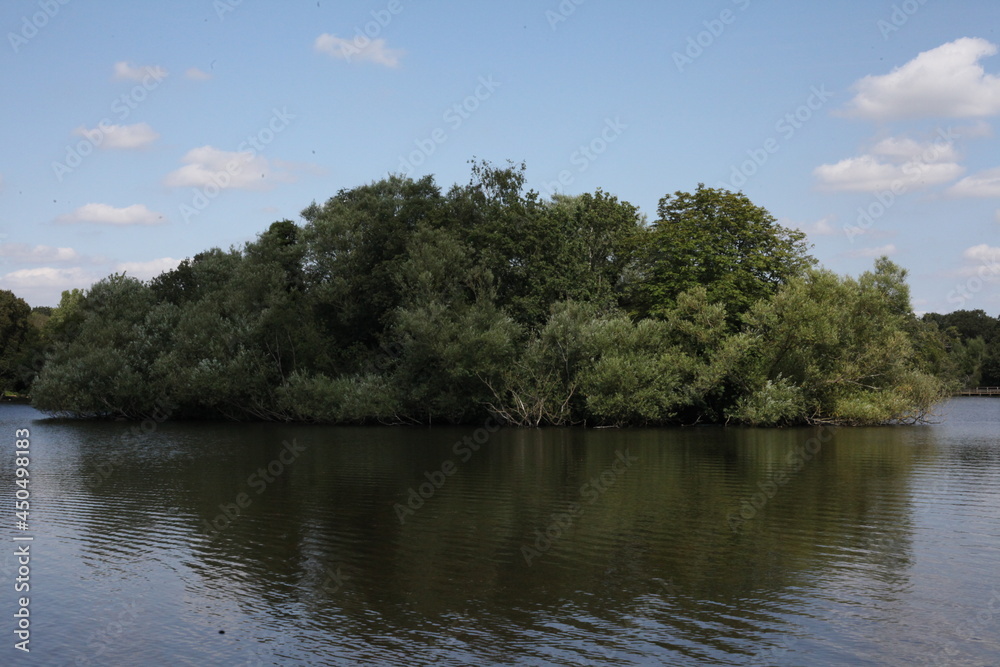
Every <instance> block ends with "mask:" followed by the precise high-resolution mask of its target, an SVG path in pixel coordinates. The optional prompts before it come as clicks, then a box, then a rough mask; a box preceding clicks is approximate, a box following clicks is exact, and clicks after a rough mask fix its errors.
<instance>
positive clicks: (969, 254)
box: [962, 243, 1000, 264]
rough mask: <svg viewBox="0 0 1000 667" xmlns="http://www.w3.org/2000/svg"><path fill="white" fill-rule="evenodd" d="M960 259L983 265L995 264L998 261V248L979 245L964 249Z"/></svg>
mask: <svg viewBox="0 0 1000 667" xmlns="http://www.w3.org/2000/svg"><path fill="white" fill-rule="evenodd" d="M962 257H964V258H965V259H969V260H972V261H974V262H980V263H983V264H986V263H988V262H996V261H1000V248H997V247H993V246H989V245H986V244H985V243H980V244H979V245H974V246H972V247H971V248H966V249H965V251H964V252H963V253H962Z"/></svg>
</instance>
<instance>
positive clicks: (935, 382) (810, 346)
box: [730, 258, 947, 424]
mask: <svg viewBox="0 0 1000 667" xmlns="http://www.w3.org/2000/svg"><path fill="white" fill-rule="evenodd" d="M906 295H907V289H906V285H905V272H904V271H902V270H901V269H899V267H897V266H896V265H894V264H892V262H889V261H888V260H886V259H884V258H883V259H882V260H879V261H878V262H876V270H875V271H874V272H866V273H865V274H863V275H862V276H861V277H860V278H859V279H858V280H854V279H851V278H841V277H839V276H837V275H835V274H833V273H830V272H829V271H817V270H814V271H811V272H809V274H807V275H806V276H805V277H803V278H797V279H793V280H792V281H791V282H790V283H789V284H788V285H787V286H786V287H784V288H782V289H781V290H780V291H779V292H778V294H777V295H776V296H775V297H774V299H772V300H771V301H766V302H760V303H758V304H757V306H756V307H755V308H754V309H753V310H752V311H751V312H750V313H749V314H748V316H747V323H748V329H749V332H750V334H751V335H752V336H753V338H754V345H753V346H752V348H751V351H750V354H749V355H748V356H747V358H746V360H745V362H744V363H745V366H744V368H743V369H742V371H741V372H740V374H739V377H740V382H741V384H742V393H744V394H747V395H749V396H750V397H751V402H749V403H744V405H743V406H742V407H744V408H746V407H749V408H753V407H754V406H753V403H752V398H753V397H754V396H756V395H757V394H758V393H760V392H762V391H765V387H766V386H767V383H768V382H769V381H770V382H772V383H777V382H778V381H779V379H781V380H782V381H783V382H784V386H785V387H786V388H787V387H797V388H799V389H800V390H801V394H802V397H803V398H804V408H805V410H804V411H803V412H802V413H801V414H800V415H799V420H800V421H802V420H809V421H812V422H836V423H850V424H881V423H886V422H892V421H917V420H920V419H922V418H923V416H924V415H925V414H926V413H927V412H928V411H929V410H930V409H931V408H932V407H933V405H934V404H935V403H937V402H938V401H940V400H941V398H942V397H943V396H944V395H945V393H946V390H947V384H946V383H945V382H944V381H943V380H941V379H939V378H936V377H934V376H933V375H931V374H930V373H929V372H928V371H927V368H926V366H925V365H924V364H921V363H920V360H919V355H917V354H916V353H915V350H914V347H913V343H912V341H911V339H910V336H909V335H908V333H907V328H908V325H909V323H910V320H911V319H912V315H911V314H910V313H909V312H908V310H907V311H906V312H904V308H905V306H904V303H906V304H908V297H907V296H906ZM904 299H906V301H905V302H904ZM767 392H770V393H774V390H773V389H769V390H766V391H765V397H766V395H767ZM762 400H763V399H762ZM764 403H766V401H764ZM751 413H752V410H751ZM751 413H746V414H751ZM730 416H732V417H734V418H737V419H739V418H741V413H740V408H739V407H738V408H737V409H736V410H735V411H734V412H731V413H730ZM785 418H786V419H788V420H791V417H790V416H786V417H785Z"/></svg>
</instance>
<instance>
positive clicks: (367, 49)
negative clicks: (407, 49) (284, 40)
mask: <svg viewBox="0 0 1000 667" xmlns="http://www.w3.org/2000/svg"><path fill="white" fill-rule="evenodd" d="M313 48H314V49H316V50H317V51H319V52H320V53H326V54H327V55H330V56H333V57H334V58H341V59H343V60H346V61H347V62H352V61H359V62H362V61H369V62H373V63H377V64H379V65H385V66H386V67H397V66H399V58H400V57H401V56H402V55H403V51H400V50H399V49H390V48H388V47H387V46H386V45H385V40H384V39H381V38H379V39H367V38H364V39H362V38H360V37H358V38H355V39H353V40H351V39H343V38H341V37H337V36H336V35H331V34H328V33H324V34H322V35H320V36H319V37H317V38H316V41H315V42H314V43H313Z"/></svg>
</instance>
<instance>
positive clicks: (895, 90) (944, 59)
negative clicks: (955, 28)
mask: <svg viewBox="0 0 1000 667" xmlns="http://www.w3.org/2000/svg"><path fill="white" fill-rule="evenodd" d="M996 52H997V47H996V45H995V44H991V43H990V42H988V41H986V40H985V39H980V38H971V37H963V38H961V39H957V40H955V41H954V42H948V43H947V44H943V45H941V46H939V47H937V48H935V49H931V50H930V51H924V52H923V53H920V54H919V55H918V56H917V57H916V58H914V59H913V60H911V61H910V62H908V63H906V64H905V65H903V66H901V67H897V68H895V69H894V70H893V71H892V72H890V73H889V74H884V75H881V76H875V75H869V76H866V77H864V78H863V79H861V80H860V81H858V82H857V83H856V84H854V88H855V90H856V91H857V95H856V96H855V97H854V99H853V100H851V102H850V103H849V104H848V108H847V110H846V114H847V115H849V116H855V117H859V118H868V119H871V120H891V119H897V118H920V117H925V118H926V117H950V118H971V117H981V116H992V115H994V114H997V113H1000V77H997V76H994V75H992V74H987V73H986V72H985V71H984V69H983V67H982V65H980V64H979V61H980V60H981V59H983V58H985V57H987V56H992V55H994V54H996Z"/></svg>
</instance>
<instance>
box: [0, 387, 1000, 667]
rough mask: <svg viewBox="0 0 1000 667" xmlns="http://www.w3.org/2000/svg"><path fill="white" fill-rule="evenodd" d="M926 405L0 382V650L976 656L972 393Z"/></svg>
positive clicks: (328, 661)
mask: <svg viewBox="0 0 1000 667" xmlns="http://www.w3.org/2000/svg"><path fill="white" fill-rule="evenodd" d="M939 412H940V419H941V422H940V423H938V424H934V425H927V426H907V427H884V428H856V429H848V428H840V429H835V428H826V427H824V428H794V429H774V430H765V429H747V428H722V427H693V428H673V429H648V430H638V429H636V430H612V429H606V430H585V429H561V430H560V429H542V430H516V429H497V428H496V427H495V426H493V424H492V423H489V422H487V423H484V424H482V425H480V426H478V427H476V426H470V427H434V428H381V427H379V428H375V427H373V428H344V427H324V426H307V425H284V424H234V423H216V422H206V423H190V422H185V423H172V422H165V423H162V424H159V423H154V422H147V423H145V424H144V425H142V426H137V425H133V424H128V423H122V422H75V421H63V420H50V419H45V418H44V415H42V414H41V413H38V412H36V411H34V410H33V409H31V408H29V407H27V406H18V405H0V433H3V439H2V440H0V461H2V463H0V477H2V482H0V508H2V512H0V516H2V517H4V518H3V521H4V522H5V523H6V524H7V525H6V530H5V532H6V534H7V537H6V538H4V539H5V541H6V542H7V544H6V546H5V547H4V549H3V553H2V556H0V579H3V580H4V581H3V584H2V587H3V590H4V594H3V596H2V597H0V602H2V604H3V610H2V613H0V617H2V618H4V619H7V620H5V621H3V623H4V624H5V625H6V626H7V627H5V628H3V636H5V637H6V638H7V641H6V645H5V646H3V647H2V649H0V656H2V657H0V661H2V664H8V665H10V664H28V663H29V660H30V663H31V664H34V665H101V666H108V665H251V666H255V665H314V664H315V665H355V664H373V665H490V664H518V665H525V664H526V665H550V664H552V665H581V664H592V665H623V664H624V665H627V664H670V665H701V664H712V665H753V664H757V665H803V664H824V665H839V664H843V665H847V664H850V665H866V664H868V665H914V664H916V665H922V664H927V665H935V664H947V665H966V664H967V665H983V664H1000V639H998V638H1000V442H998V435H1000V399H996V398H961V399H954V400H952V401H951V402H949V403H947V404H945V405H944V406H941V408H940V410H939ZM16 429H28V430H29V432H30V436H29V444H30V449H29V456H28V459H29V460H28V462H27V463H28V466H27V469H28V474H29V477H28V479H29V482H28V483H27V484H22V486H27V488H28V491H29V493H30V509H29V514H28V515H27V517H26V518H27V527H26V529H23V530H22V529H18V527H17V525H16V523H17V521H18V520H20V519H21V518H25V517H17V516H16V514H15V511H16V508H15V506H14V505H15V500H16V497H17V490H18V488H19V487H18V485H17V477H16V467H17V466H16V465H15V431H16ZM143 429H144V430H143ZM22 463H23V461H22ZM22 496H23V494H22ZM16 537H31V538H32V539H31V540H30V541H29V540H18V541H15V539H14V538H16ZM25 545H28V550H29V552H30V559H29V560H30V563H29V565H28V566H27V567H28V568H29V569H30V575H28V577H26V579H27V581H26V582H23V583H26V584H27V585H28V586H29V587H30V591H29V592H23V591H22V592H15V585H16V580H17V578H18V577H19V573H18V568H19V567H21V565H20V564H19V560H18V559H19V558H20V556H19V555H17V553H16V551H17V550H18V549H20V550H21V552H20V553H23V550H24V548H25ZM22 596H27V597H29V600H28V604H27V606H26V607H25V608H26V609H28V612H27V613H29V614H30V617H29V618H30V622H29V623H28V625H29V629H28V631H29V632H30V643H29V644H27V645H26V646H27V647H29V648H30V651H31V652H30V656H29V655H27V654H24V653H22V652H21V651H19V650H17V649H16V648H15V647H14V645H15V643H17V642H18V641H20V639H19V637H18V636H17V635H16V633H15V632H14V631H15V630H16V629H17V623H18V619H17V618H15V617H14V614H15V613H21V612H20V609H21V608H22V605H21V601H20V600H19V598H20V597H22Z"/></svg>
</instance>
